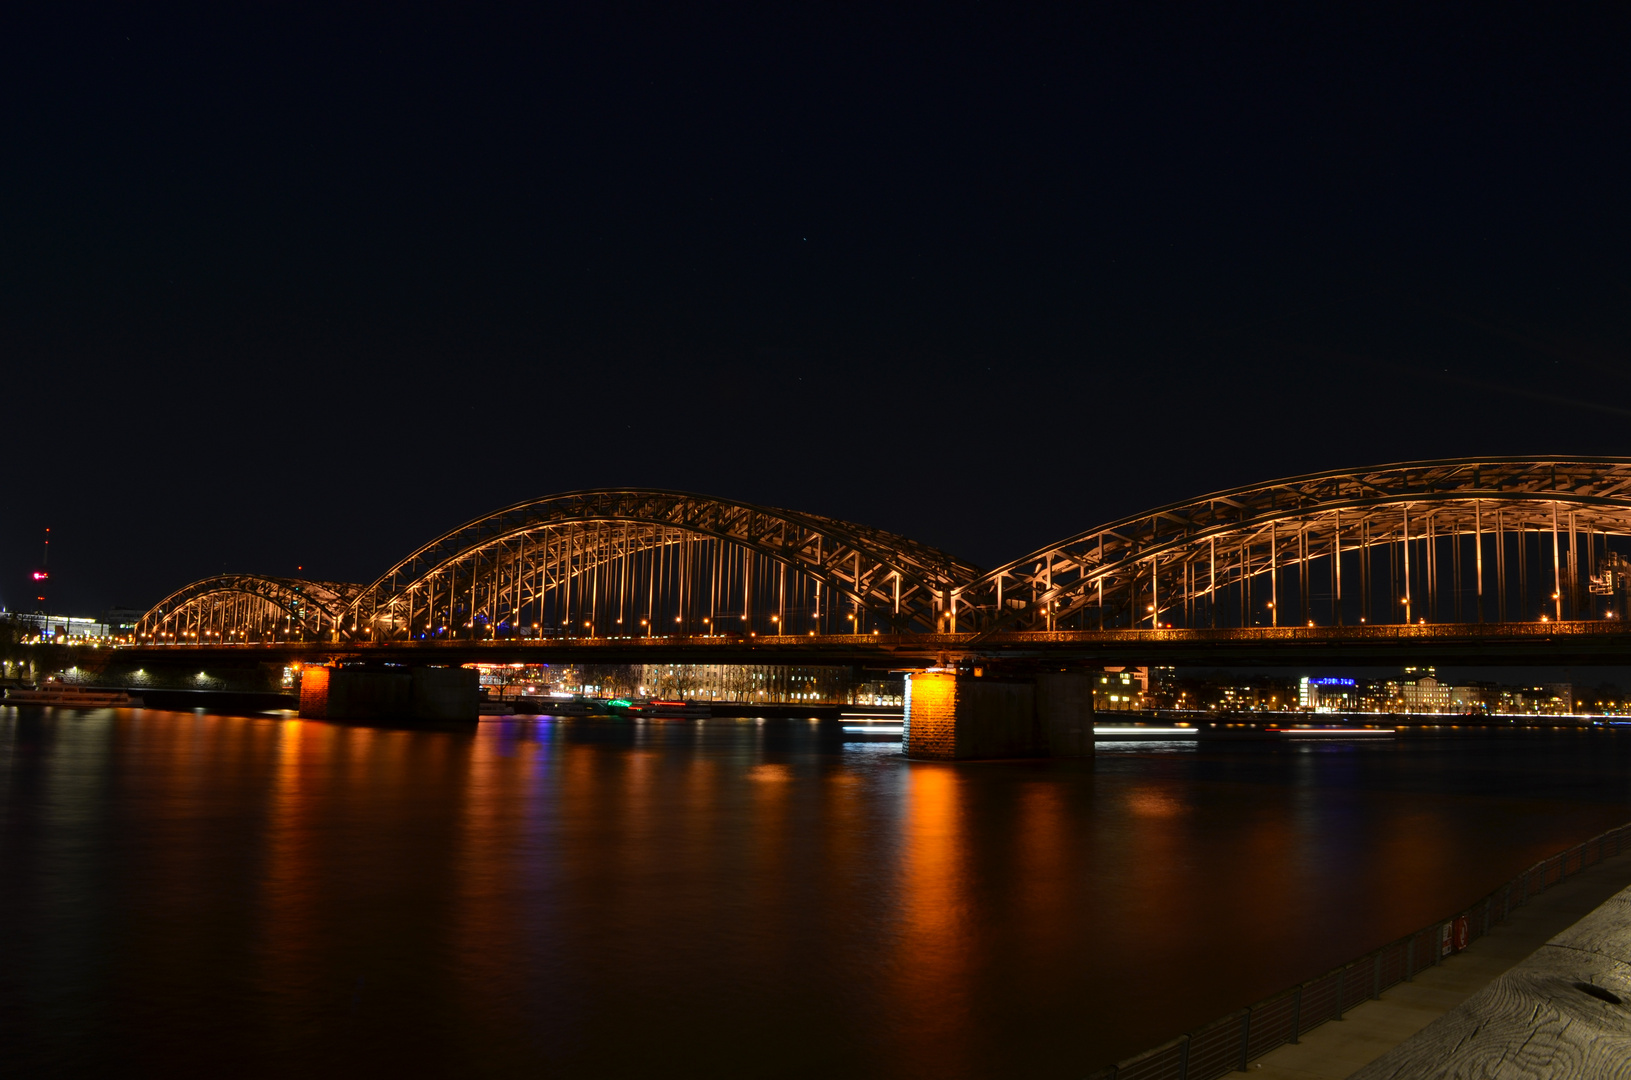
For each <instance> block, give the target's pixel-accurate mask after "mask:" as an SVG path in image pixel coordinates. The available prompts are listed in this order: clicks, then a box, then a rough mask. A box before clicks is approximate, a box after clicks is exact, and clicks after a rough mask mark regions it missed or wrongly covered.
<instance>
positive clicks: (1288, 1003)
mask: <svg viewBox="0 0 1631 1080" xmlns="http://www.w3.org/2000/svg"><path fill="white" fill-rule="evenodd" d="M1627 845H1631V824H1628V825H1621V826H1620V827H1619V828H1617V829H1610V830H1609V831H1608V832H1605V833H1602V834H1600V835H1598V836H1594V837H1592V838H1591V839H1590V840H1587V841H1585V842H1584V843H1582V844H1577V845H1575V846H1574V847H1571V848H1568V849H1567V850H1564V851H1561V852H1559V853H1558V854H1556V855H1553V856H1552V857H1551V858H1549V859H1543V860H1542V861H1540V862H1538V863H1536V864H1535V865H1534V866H1531V867H1530V868H1529V869H1527V870H1525V871H1524V872H1523V873H1521V874H1519V875H1518V876H1517V877H1515V878H1513V879H1512V880H1511V881H1509V882H1507V883H1506V884H1505V885H1502V886H1500V887H1499V888H1497V889H1496V890H1495V891H1494V892H1492V893H1490V894H1489V895H1488V896H1485V897H1483V898H1482V899H1480V900H1478V901H1477V902H1476V903H1474V904H1472V905H1471V906H1470V907H1467V908H1463V909H1462V910H1460V911H1458V912H1456V913H1455V914H1453V915H1451V916H1449V917H1448V918H1447V919H1441V920H1440V921H1438V922H1435V923H1433V924H1432V925H1431V926H1426V927H1423V928H1422V929H1420V930H1417V931H1416V932H1415V933H1413V934H1410V935H1408V936H1406V937H1402V938H1400V939H1399V940H1397V941H1394V942H1391V943H1390V944H1387V945H1384V946H1382V947H1381V948H1380V949H1377V950H1376V951H1374V952H1371V953H1367V954H1366V955H1364V956H1362V957H1360V958H1359V959H1357V960H1354V961H1352V962H1351V963H1348V964H1344V965H1343V966H1342V967H1339V968H1337V969H1336V970H1334V971H1328V972H1326V973H1325V974H1324V975H1321V976H1320V977H1319V978H1317V979H1311V980H1310V981H1308V982H1305V983H1302V984H1301V985H1299V986H1294V987H1292V988H1291V989H1289V990H1285V991H1282V992H1281V993H1278V994H1276V995H1274V996H1273V997H1271V998H1268V999H1267V1000H1265V1001H1260V1002H1258V1003H1257V1004H1255V1005H1253V1006H1251V1007H1249V1008H1245V1009H1241V1010H1240V1011H1239V1012H1235V1013H1230V1014H1229V1015H1228V1016H1224V1017H1221V1018H1220V1019H1218V1020H1214V1021H1213V1022H1212V1023H1210V1024H1207V1025H1206V1026H1205V1027H1201V1028H1197V1029H1196V1030H1194V1031H1191V1032H1189V1033H1188V1034H1187V1035H1180V1036H1178V1037H1177V1038H1176V1039H1173V1040H1172V1041H1171V1042H1167V1043H1163V1044H1161V1045H1160V1046H1157V1047H1155V1048H1154V1049H1152V1050H1146V1051H1144V1052H1143V1053H1141V1054H1134V1055H1133V1056H1132V1057H1129V1058H1123V1059H1122V1060H1121V1061H1119V1062H1117V1063H1116V1064H1114V1065H1110V1066H1107V1067H1105V1068H1103V1069H1100V1070H1099V1071H1097V1072H1094V1073H1090V1074H1088V1080H1214V1078H1215V1077H1220V1076H1224V1075H1226V1074H1227V1073H1230V1072H1234V1071H1237V1070H1238V1071H1245V1069H1246V1067H1247V1066H1248V1065H1249V1064H1250V1063H1251V1062H1252V1061H1255V1060H1256V1059H1257V1058H1260V1057H1262V1056H1263V1055H1264V1054H1266V1053H1268V1052H1269V1051H1270V1050H1273V1049H1275V1048H1276V1047H1279V1046H1283V1045H1285V1044H1286V1043H1294V1042H1297V1041H1298V1039H1299V1038H1301V1036H1303V1035H1305V1034H1307V1033H1308V1032H1309V1031H1312V1030H1313V1029H1314V1028H1316V1027H1318V1026H1319V1025H1321V1024H1323V1023H1325V1022H1326V1021H1327V1020H1340V1019H1342V1015H1343V1013H1345V1012H1347V1011H1348V1010H1350V1009H1352V1008H1353V1007H1354V1006H1356V1005H1358V1004H1360V1003H1361V1002H1364V1001H1369V1000H1373V999H1375V998H1378V997H1380V996H1381V994H1382V991H1383V990H1386V989H1388V988H1389V987H1391V986H1394V985H1397V984H1398V983H1401V982H1407V981H1409V980H1411V979H1414V978H1415V977H1416V975H1417V973H1419V972H1421V971H1424V970H1426V969H1427V968H1430V967H1432V966H1433V965H1435V964H1437V963H1438V962H1439V961H1440V960H1442V959H1443V958H1444V957H1445V956H1448V955H1450V954H1451V953H1452V952H1459V951H1460V950H1461V949H1464V948H1466V947H1467V946H1468V945H1470V944H1471V943H1472V942H1474V941H1477V940H1478V939H1479V938H1481V937H1483V936H1484V935H1485V934H1487V933H1489V931H1490V928H1491V927H1493V926H1498V925H1499V924H1501V923H1502V922H1505V921H1506V918H1507V916H1509V915H1510V914H1511V913H1512V912H1513V911H1515V910H1517V909H1518V908H1520V907H1522V906H1524V904H1526V903H1528V902H1529V898H1530V897H1532V896H1535V895H1537V894H1539V893H1542V892H1545V891H1546V890H1547V889H1549V888H1551V887H1552V886H1554V885H1558V884H1560V883H1562V882H1563V881H1564V880H1566V879H1567V878H1569V877H1571V876H1573V875H1575V874H1578V873H1580V871H1582V870H1584V869H1586V868H1587V867H1589V866H1594V865H1596V864H1597V863H1599V862H1601V861H1602V860H1603V859H1606V858H1612V857H1613V856H1615V855H1618V854H1620V853H1621V852H1622V851H1624V850H1625V849H1626V846H1627ZM1463 920H1465V921H1463Z"/></svg>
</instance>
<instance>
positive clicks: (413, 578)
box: [345, 489, 980, 641]
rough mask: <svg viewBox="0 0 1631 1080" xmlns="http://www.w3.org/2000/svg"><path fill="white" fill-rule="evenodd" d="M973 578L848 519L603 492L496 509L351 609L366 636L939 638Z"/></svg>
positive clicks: (414, 559) (426, 549) (440, 540)
mask: <svg viewBox="0 0 1631 1080" xmlns="http://www.w3.org/2000/svg"><path fill="white" fill-rule="evenodd" d="M979 575H980V570H979V569H978V568H977V567H975V566H973V565H971V564H969V563H966V562H963V561H962V560H959V559H957V558H955V557H954V556H951V555H949V554H947V553H945V552H943V551H939V550H937V549H935V548H932V547H929V546H928V545H925V544H920V543H918V542H917V541H914V540H910V539H907V538H906V537H902V536H897V535H895V534H893V533H888V532H885V531H883V530H881V529H873V528H870V527H868V526H864V525H857V524H855V523H853V522H847V521H839V520H837V519H834V518H828V517H822V516H819V515H816V514H805V513H798V512H795V511H788V510H780V509H775V508H772V507H763V506H756V505H753V504H750V503H745V502H739V501H735V500H731V499H719V498H713V497H709V496H704V495H695V494H691V493H688V492H679V491H663V490H652V489H599V490H592V491H576V492H567V493H564V494H559V495H550V496H547V497H545V498H542V499H535V500H530V501H527V502H522V503H517V504H515V505H513V506H509V507H505V508H504V509H502V510H498V511H496V512H494V513H491V514H487V515H484V516H482V517H479V518H476V519H475V520H473V521H470V522H467V523H465V524H464V525H461V526H459V527H458V528H456V529H453V530H451V531H449V532H447V533H445V534H443V535H442V536H439V537H437V538H436V539H435V540H432V541H431V542H430V543H428V544H425V545H424V546H423V547H421V548H419V549H418V550H416V551H414V552H413V553H411V554H410V555H408V556H407V557H406V558H404V559H403V560H401V561H400V562H398V563H397V564H396V565H395V566H393V567H391V568H390V569H389V570H387V571H386V572H385V573H384V574H382V575H381V576H380V577H379V578H378V579H377V580H376V581H374V582H373V583H371V584H370V585H368V586H367V587H366V588H364V589H363V590H361V592H360V593H359V594H358V595H357V596H356V598H355V599H354V600H353V601H352V603H351V605H350V607H349V611H348V616H347V624H346V626H345V630H346V632H347V633H349V634H351V635H354V636H355V637H356V638H358V639H360V640H375V641H383V640H411V639H421V638H425V639H433V640H434V639H436V638H449V639H451V638H458V637H464V638H468V639H478V640H479V639H481V638H483V637H486V638H488V639H492V638H498V637H535V636H536V637H543V636H553V635H562V634H570V635H574V636H596V637H599V636H645V635H664V636H666V635H669V634H719V633H731V634H749V633H754V634H766V635H786V634H805V633H856V632H868V631H870V630H884V629H888V630H891V631H906V630H914V629H916V630H933V629H936V628H937V626H939V625H943V615H944V612H945V609H946V599H947V597H949V595H950V594H951V592H952V591H953V590H955V589H957V588H959V587H963V586H966V585H967V584H969V583H971V582H972V581H974V580H975V579H976V578H977V577H978V576H979Z"/></svg>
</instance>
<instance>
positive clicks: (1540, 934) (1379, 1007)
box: [1248, 854, 1631, 1080]
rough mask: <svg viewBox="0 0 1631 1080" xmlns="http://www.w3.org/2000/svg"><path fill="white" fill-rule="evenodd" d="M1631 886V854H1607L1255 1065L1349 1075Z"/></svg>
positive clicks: (1290, 1076) (1319, 1075)
mask: <svg viewBox="0 0 1631 1080" xmlns="http://www.w3.org/2000/svg"><path fill="white" fill-rule="evenodd" d="M1627 885H1631V854H1624V855H1618V856H1616V857H1614V858H1612V859H1605V860H1603V861H1602V862H1600V863H1598V864H1597V865H1596V866H1593V867H1591V868H1590V869H1588V870H1586V871H1584V872H1583V873H1580V874H1578V875H1576V876H1575V877H1572V878H1569V879H1568V880H1567V881H1565V882H1563V883H1562V884H1559V885H1554V886H1553V887H1552V888H1550V889H1547V890H1546V891H1545V892H1543V893H1541V894H1539V895H1538V896H1533V897H1530V899H1529V902H1528V903H1527V904H1525V905H1524V906H1523V907H1521V908H1519V909H1517V910H1516V911H1514V912H1513V913H1512V916H1511V918H1509V919H1507V921H1506V922H1504V923H1502V924H1501V925H1499V926H1496V927H1492V928H1491V929H1490V932H1489V934H1488V936H1486V937H1482V938H1479V939H1478V940H1477V941H1475V942H1473V943H1472V944H1471V945H1470V946H1468V948H1467V950H1466V951H1465V952H1462V953H1458V954H1457V955H1455V956H1450V957H1446V958H1445V959H1444V960H1443V962H1442V963H1440V964H1438V965H1437V966H1436V967H1431V968H1428V969H1427V970H1426V971H1423V972H1421V973H1420V974H1418V975H1417V976H1416V978H1415V981H1414V982H1404V983H1400V984H1398V985H1397V986H1395V987H1393V988H1392V989H1390V990H1385V991H1383V993H1382V996H1381V997H1380V998H1379V999H1377V1000H1375V1001H1367V1002H1365V1003H1364V1004H1362V1005H1358V1006H1355V1007H1354V1008H1352V1009H1350V1010H1349V1011H1348V1013H1347V1015H1346V1016H1345V1017H1344V1018H1343V1019H1341V1020H1330V1021H1327V1022H1326V1023H1324V1024H1321V1025H1320V1026H1319V1027H1317V1028H1315V1029H1314V1030H1313V1031H1310V1032H1309V1033H1307V1034H1306V1035H1304V1036H1303V1037H1302V1041H1301V1042H1299V1043H1296V1044H1295V1045H1286V1046H1282V1047H1280V1048H1279V1049H1278V1050H1274V1051H1271V1052H1270V1053H1268V1054H1266V1055H1265V1056H1264V1057H1262V1058H1261V1059H1259V1060H1258V1061H1255V1062H1253V1063H1252V1064H1251V1065H1250V1066H1249V1067H1248V1071H1250V1072H1251V1073H1252V1074H1253V1076H1254V1077H1261V1078H1263V1080H1270V1078H1272V1080H1346V1077H1348V1076H1349V1075H1350V1074H1352V1073H1353V1072H1355V1071H1356V1070H1358V1069H1360V1068H1361V1067H1363V1066H1365V1065H1367V1064H1369V1063H1370V1062H1372V1061H1374V1060H1375V1059H1376V1058H1378V1057H1381V1056H1382V1055H1383V1054H1385V1053H1387V1052H1388V1051H1389V1050H1391V1049H1393V1048H1394V1047H1395V1046H1397V1045H1398V1044H1399V1043H1401V1042H1403V1041H1404V1040H1405V1039H1408V1038H1409V1037H1410V1036H1412V1035H1414V1034H1415V1033H1416V1032H1418V1031H1420V1030H1421V1029H1422V1028H1424V1027H1426V1026H1427V1025H1428V1024H1429V1023H1431V1022H1432V1021H1434V1020H1436V1019H1437V1018H1438V1017H1440V1016H1442V1015H1443V1014H1444V1013H1446V1012H1448V1011H1450V1010H1451V1009H1453V1008H1455V1007H1456V1006H1457V1005H1459V1004H1461V1002H1463V1001H1465V1000H1466V999H1467V998H1469V997H1471V996H1472V995H1473V994H1475V993H1477V992H1478V991H1479V990H1481V989H1483V988H1484V987H1485V986H1486V985H1488V984H1489V982H1490V981H1491V980H1492V979H1494V978H1495V977H1496V976H1498V975H1500V974H1501V973H1502V972H1504V971H1506V970H1507V969H1508V968H1510V967H1512V966H1513V965H1514V964H1516V963H1518V962H1519V961H1521V960H1523V959H1524V958H1525V957H1527V956H1529V954H1531V953H1533V952H1534V951H1535V950H1536V949H1538V948H1540V947H1541V946H1542V945H1545V944H1546V943H1547V942H1548V941H1550V940H1551V939H1552V938H1553V937H1555V936H1556V935H1557V934H1559V933H1561V932H1562V931H1563V930H1565V929H1567V928H1568V927H1569V926H1571V925H1573V924H1574V923H1575V922H1577V921H1579V920H1580V919H1582V918H1584V917H1585V916H1586V915H1587V914H1589V913H1590V912H1591V911H1593V910H1594V909H1596V908H1597V907H1598V906H1599V905H1601V904H1602V903H1604V902H1605V901H1607V900H1608V899H1609V898H1610V897H1612V896H1613V895H1614V894H1615V893H1617V892H1619V891H1620V890H1621V889H1624V888H1625V887H1626V886H1627Z"/></svg>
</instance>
